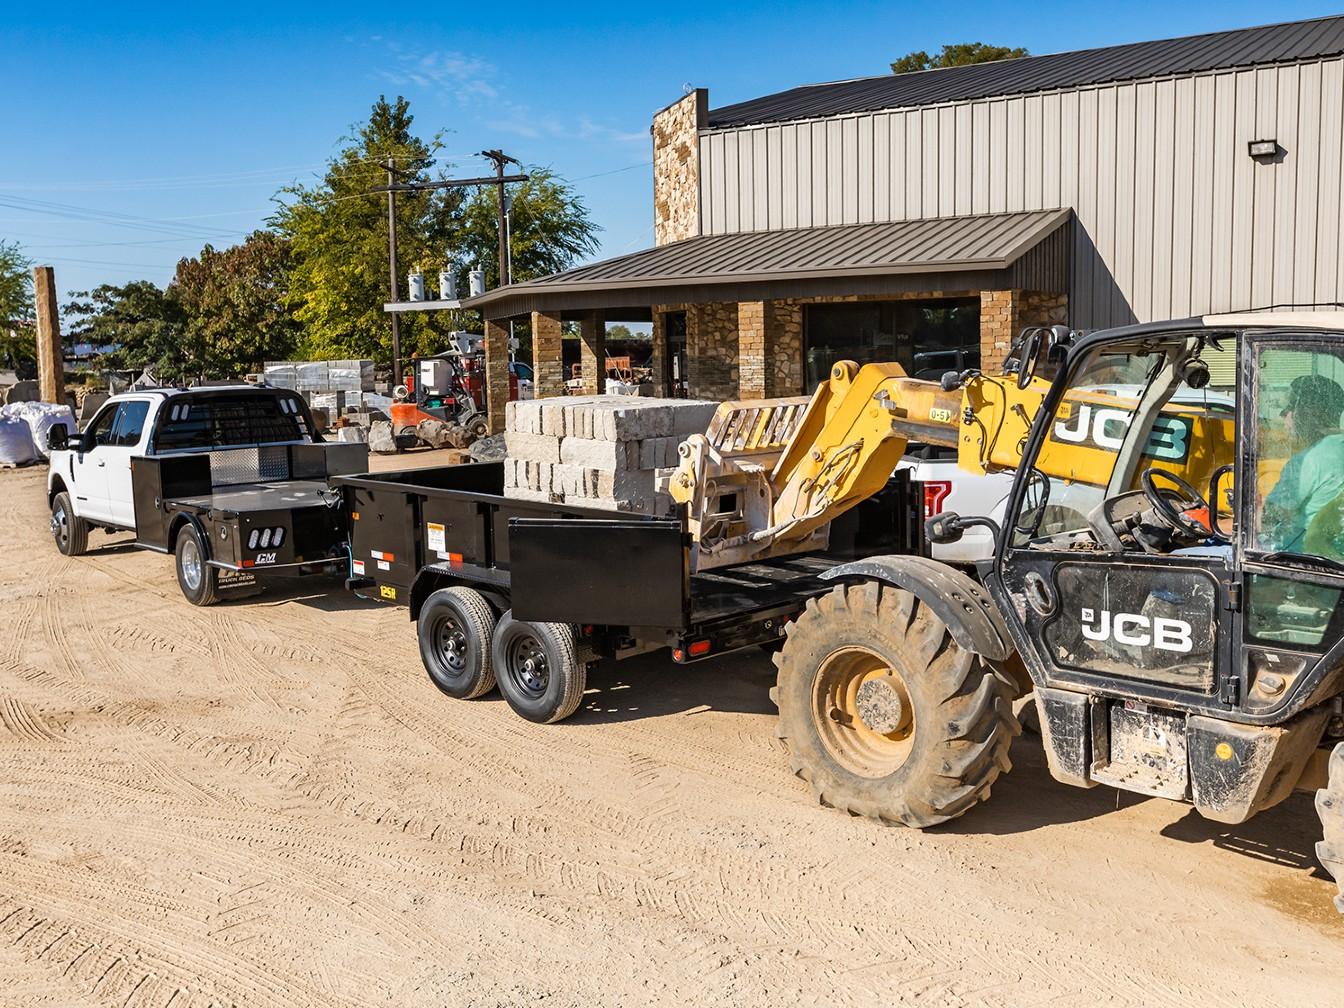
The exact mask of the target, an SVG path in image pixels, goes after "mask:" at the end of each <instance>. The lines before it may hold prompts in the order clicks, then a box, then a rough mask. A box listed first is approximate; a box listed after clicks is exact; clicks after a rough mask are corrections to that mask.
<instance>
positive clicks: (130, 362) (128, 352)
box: [62, 280, 209, 382]
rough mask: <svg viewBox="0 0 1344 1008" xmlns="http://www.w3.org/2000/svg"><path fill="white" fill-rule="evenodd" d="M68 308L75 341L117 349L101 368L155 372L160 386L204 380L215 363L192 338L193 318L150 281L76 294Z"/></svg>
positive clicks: (63, 311) (110, 353) (68, 316)
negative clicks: (189, 325) (189, 319)
mask: <svg viewBox="0 0 1344 1008" xmlns="http://www.w3.org/2000/svg"><path fill="white" fill-rule="evenodd" d="M71 298H72V300H71V301H70V302H69V303H68V304H66V305H65V307H64V308H63V309H62V314H63V315H64V316H65V317H66V319H67V321H68V324H69V327H70V334H71V338H72V339H74V340H76V341H78V342H83V343H92V344H93V345H94V346H95V347H102V346H106V347H112V349H111V350H110V351H109V352H107V353H106V354H104V355H103V358H102V360H101V362H100V363H102V364H103V365H104V366H106V367H109V368H114V369H117V370H133V371H141V370H144V369H145V368H150V369H151V370H152V371H153V372H154V376H155V377H156V378H158V379H159V380H160V381H170V382H171V381H186V380H190V379H194V378H198V377H201V376H202V375H204V374H205V373H206V371H207V368H208V367H209V362H208V361H207V360H206V355H205V354H204V353H203V352H202V349H201V347H200V346H199V345H198V344H194V343H192V341H190V340H189V339H188V336H187V318H186V313H185V312H184V311H183V310H182V305H181V304H180V303H179V302H178V300H177V298H176V297H175V296H174V295H173V293H172V292H171V288H170V289H169V290H168V291H164V290H161V289H160V288H159V287H157V286H155V285H154V284H152V283H150V282H149V281H148V280H133V281H132V282H130V283H128V284H123V285H121V286H116V285H113V284H103V285H102V286H100V287H96V288H94V289H93V290H92V291H76V292H73V293H72V294H71Z"/></svg>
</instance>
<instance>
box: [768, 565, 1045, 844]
mask: <svg viewBox="0 0 1344 1008" xmlns="http://www.w3.org/2000/svg"><path fill="white" fill-rule="evenodd" d="M775 665H776V667H777V668H778V669H779V685H778V686H777V687H776V688H775V689H774V690H772V691H771V698H772V699H773V700H774V701H775V703H776V705H778V707H779V734H780V736H781V737H783V738H784V739H785V740H786V741H787V742H788V745H789V749H790V751H791V752H792V756H793V770H794V773H796V774H797V775H798V776H799V777H802V778H803V779H804V780H806V781H807V782H808V783H809V784H811V785H812V790H813V792H814V793H815V794H816V796H817V798H818V799H819V800H820V801H821V802H822V804H824V805H831V806H834V807H835V808H838V809H841V810H843V811H846V812H849V813H850V814H851V815H863V816H867V817H869V818H870V819H879V820H881V821H883V822H888V823H903V824H904V825H906V826H914V827H919V828H923V827H926V826H935V825H937V824H938V823H943V822H947V821H948V820H949V819H955V818H956V817H957V816H959V815H961V814H962V813H963V812H965V811H966V810H967V809H969V808H970V807H971V806H973V805H975V804H976V803H977V802H979V801H983V800H984V799H986V798H988V797H989V790H990V785H991V784H993V783H994V780H995V779H996V778H997V777H998V776H999V774H1000V773H1003V772H1006V771H1008V770H1009V769H1011V768H1012V764H1011V763H1010V762H1009V759H1008V746H1009V744H1010V743H1011V742H1012V740H1013V736H1015V735H1017V734H1019V733H1020V732H1021V730H1022V729H1021V728H1020V727H1019V726H1018V723H1017V719H1016V718H1014V717H1013V711H1012V699H1013V697H1014V696H1015V695H1016V694H1017V692H1018V690H1017V687H1016V685H1015V683H1014V681H1013V679H1012V677H1011V676H1009V675H1008V674H1007V673H1006V672H1004V671H1003V670H1002V669H999V668H996V667H995V666H994V665H992V664H991V663H989V662H987V661H986V660H985V659H983V658H981V657H980V656H979V655H977V654H975V653H973V652H971V651H967V650H965V649H963V648H962V647H961V646H960V645H958V644H957V642H956V641H955V640H953V639H952V635H951V634H950V633H949V632H948V629H947V626H946V624H944V623H943V621H942V620H940V619H939V618H938V616H937V615H936V614H935V613H934V612H933V610H932V609H930V608H929V607H928V606H926V605H925V604H924V603H923V602H921V601H920V600H919V599H918V598H916V597H915V596H914V595H913V594H912V593H911V592H908V591H904V590H902V589H898V588H892V587H888V586H886V585H883V584H879V583H877V582H875V581H868V582H865V583H863V584H856V585H841V586H839V587H837V588H836V589H835V590H833V591H832V592H831V593H830V594H828V595H823V596H821V597H820V598H816V599H813V600H812V601H810V602H808V604H807V608H806V609H805V610H804V611H803V613H802V615H801V616H799V618H798V620H797V621H796V622H794V623H792V624H790V625H789V627H788V638H787V640H786V642H785V644H784V650H783V651H781V652H780V653H779V654H778V655H776V656H775Z"/></svg>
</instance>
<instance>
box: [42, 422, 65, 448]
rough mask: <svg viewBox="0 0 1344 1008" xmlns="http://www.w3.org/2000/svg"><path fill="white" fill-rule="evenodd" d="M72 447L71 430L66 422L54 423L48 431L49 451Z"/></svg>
mask: <svg viewBox="0 0 1344 1008" xmlns="http://www.w3.org/2000/svg"><path fill="white" fill-rule="evenodd" d="M69 447H70V431H69V430H68V429H66V426H65V424H62V423H58V424H53V425H52V426H51V429H50V430H48V431H47V451H65V450H66V449H67V448H69Z"/></svg>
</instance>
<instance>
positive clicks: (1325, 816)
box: [1316, 742, 1344, 913]
mask: <svg viewBox="0 0 1344 1008" xmlns="http://www.w3.org/2000/svg"><path fill="white" fill-rule="evenodd" d="M1316 814H1317V815H1319V816H1320V817H1321V828H1322V832H1323V833H1324V835H1325V839H1324V840H1322V841H1321V842H1320V843H1318V844H1317V845H1316V857H1317V858H1319V859H1320V862H1321V865H1322V866H1323V867H1324V868H1325V870H1326V871H1328V872H1329V873H1330V876H1331V877H1332V878H1333V879H1334V880H1335V884H1336V885H1337V886H1338V887H1339V895H1338V896H1336V897H1335V908H1336V909H1337V910H1339V912H1340V913H1344V742H1340V743H1337V744H1336V745H1335V749H1334V752H1332V753H1331V754H1330V781H1329V783H1328V784H1327V786H1325V787H1323V788H1321V790H1319V791H1317V792H1316Z"/></svg>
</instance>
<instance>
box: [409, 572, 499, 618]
mask: <svg viewBox="0 0 1344 1008" xmlns="http://www.w3.org/2000/svg"><path fill="white" fill-rule="evenodd" d="M455 586H461V587H464V588H472V589H474V590H476V591H478V592H480V593H481V595H483V596H484V597H485V600H486V601H487V602H489V603H490V606H491V608H492V609H494V610H495V615H496V616H499V615H500V614H501V613H504V612H507V611H508V609H509V598H508V596H507V595H506V594H504V593H503V592H501V591H500V590H499V588H498V587H497V586H495V585H491V584H488V583H485V582H482V581H481V580H480V579H478V578H473V577H459V576H456V575H453V574H450V573H448V572H447V571H444V570H440V569H438V568H436V567H423V568H421V570H420V573H418V574H417V575H416V576H415V583H414V584H412V585H411V595H410V598H409V599H408V600H407V601H408V602H409V606H408V608H409V609H410V616H411V620H412V621H415V620H418V619H419V618H420V610H421V609H422V608H424V605H425V599H427V598H429V597H430V596H431V595H433V594H434V593H435V592H436V591H438V590H439V589H440V588H452V587H455Z"/></svg>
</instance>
